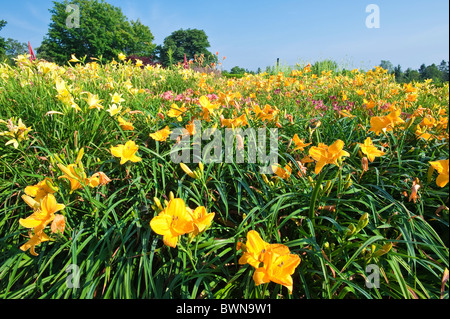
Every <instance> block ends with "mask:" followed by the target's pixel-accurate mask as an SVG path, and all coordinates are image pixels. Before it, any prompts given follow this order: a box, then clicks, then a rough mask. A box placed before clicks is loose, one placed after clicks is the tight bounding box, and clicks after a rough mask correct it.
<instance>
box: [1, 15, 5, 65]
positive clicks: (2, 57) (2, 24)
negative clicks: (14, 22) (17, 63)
mask: <svg viewBox="0 0 450 319" xmlns="http://www.w3.org/2000/svg"><path fill="white" fill-rule="evenodd" d="M5 25H6V21H5V20H0V31H1V30H2V29H3V27H4V26H5ZM5 53H6V41H5V38H3V37H0V59H1V60H3V59H4V57H5Z"/></svg>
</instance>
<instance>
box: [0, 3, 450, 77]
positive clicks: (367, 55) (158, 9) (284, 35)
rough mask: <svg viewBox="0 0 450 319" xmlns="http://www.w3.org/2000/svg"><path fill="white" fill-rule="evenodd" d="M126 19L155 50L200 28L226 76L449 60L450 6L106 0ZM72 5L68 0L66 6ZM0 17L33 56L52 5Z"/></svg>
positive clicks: (9, 9)
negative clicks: (373, 18)
mask: <svg viewBox="0 0 450 319" xmlns="http://www.w3.org/2000/svg"><path fill="white" fill-rule="evenodd" d="M105 2H107V3H110V4H111V5H113V6H116V7H119V8H121V10H122V12H123V14H124V15H125V16H126V17H127V18H128V20H137V19H139V20H140V21H141V23H143V24H144V25H146V26H148V27H149V29H150V31H151V32H152V33H153V35H154V42H153V43H155V44H162V42H163V40H164V38H165V37H167V36H169V35H170V34H171V33H172V32H174V31H176V30H179V29H200V30H204V31H205V33H206V35H207V36H208V40H209V42H210V45H211V46H210V47H209V48H208V50H209V51H210V52H212V53H215V52H219V58H220V59H219V60H221V58H222V57H223V56H225V57H226V59H225V60H224V61H223V64H222V67H221V69H222V70H227V71H229V70H231V68H233V67H235V66H238V67H241V68H244V69H247V70H249V71H256V70H257V69H258V68H260V69H261V70H263V71H264V70H265V69H266V67H270V66H275V65H276V61H277V59H279V61H280V66H293V65H295V64H296V63H300V64H306V63H311V64H313V63H314V62H316V61H322V60H327V59H329V60H333V61H336V62H337V63H338V64H339V66H340V67H342V68H346V69H354V68H356V69H371V68H373V67H374V66H376V65H379V64H380V62H381V61H382V60H386V61H390V62H391V63H392V64H393V65H394V66H397V65H400V66H401V67H402V69H403V70H406V69H407V68H411V69H418V68H419V67H420V65H422V64H425V65H431V64H433V63H434V64H436V65H439V63H440V62H441V61H442V60H445V61H448V60H449V49H448V47H449V40H448V38H449V16H448V10H449V3H448V2H447V1H443V0H434V1H429V2H427V3H423V2H421V1H404V0H402V1H395V3H392V2H389V1H386V0H382V1H381V0H380V1H375V2H364V3H361V1H357V0H349V1H346V2H345V3H337V2H336V1H329V0H327V1H321V2H320V3H317V2H315V3H308V2H306V1H294V0H284V1H282V2H278V3H272V2H269V1H267V0H262V1H258V2H256V1H246V2H245V3H244V2H242V1H241V2H238V1H236V0H231V1H228V2H227V5H226V6H225V5H223V3H222V2H219V1H210V2H203V1H198V0H196V1H191V2H190V3H189V4H188V5H187V4H186V3H185V2H182V1H179V0H176V1H175V0H172V1H161V0H155V1H142V0H129V1H121V0H107V1H105ZM69 3H70V1H69ZM371 4H375V5H376V6H377V7H378V8H379V27H378V28H377V27H375V28H369V27H368V25H367V23H366V20H367V19H368V18H369V15H371V12H366V9H367V8H368V6H369V5H371ZM2 7H3V13H2V15H1V16H0V19H4V20H6V21H7V25H6V26H5V27H4V28H3V29H2V30H1V31H0V36H1V37H4V38H5V39H7V38H12V39H15V40H17V41H19V42H21V43H27V44H28V41H29V42H30V43H31V46H32V47H33V49H34V50H35V51H36V48H37V47H39V46H40V44H41V41H42V40H43V38H44V36H45V35H46V34H47V31H48V25H49V23H50V21H51V14H50V12H49V10H50V9H51V8H52V7H53V1H51V0H43V1H40V2H39V3H38V4H36V3H33V2H31V1H29V0H18V1H15V2H14V3H13V2H8V3H6V2H5V3H3V4H2Z"/></svg>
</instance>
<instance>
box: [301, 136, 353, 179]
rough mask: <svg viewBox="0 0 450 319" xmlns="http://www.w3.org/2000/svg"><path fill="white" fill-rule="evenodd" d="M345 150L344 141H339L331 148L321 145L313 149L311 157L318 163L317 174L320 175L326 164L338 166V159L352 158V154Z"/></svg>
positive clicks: (310, 153) (311, 149) (310, 151)
mask: <svg viewBox="0 0 450 319" xmlns="http://www.w3.org/2000/svg"><path fill="white" fill-rule="evenodd" d="M343 148H344V142H343V141H342V140H337V141H336V142H334V143H333V144H332V145H330V146H327V145H325V144H323V143H319V145H318V146H317V147H316V146H313V147H311V148H310V149H309V155H310V156H311V157H312V158H313V159H314V160H316V161H317V163H316V167H315V173H316V174H319V173H320V171H321V170H322V168H323V167H324V166H325V165H326V164H334V165H336V166H338V165H339V164H338V159H340V158H341V157H344V156H346V157H348V156H350V154H349V153H348V152H347V151H344V150H343Z"/></svg>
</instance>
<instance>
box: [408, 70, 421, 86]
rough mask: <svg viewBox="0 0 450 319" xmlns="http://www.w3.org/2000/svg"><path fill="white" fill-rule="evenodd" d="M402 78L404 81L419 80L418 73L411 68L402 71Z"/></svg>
mask: <svg viewBox="0 0 450 319" xmlns="http://www.w3.org/2000/svg"><path fill="white" fill-rule="evenodd" d="M404 80H405V81H406V82H408V83H409V82H418V81H420V73H419V71H417V70H413V69H411V68H407V69H406V71H405V73H404Z"/></svg>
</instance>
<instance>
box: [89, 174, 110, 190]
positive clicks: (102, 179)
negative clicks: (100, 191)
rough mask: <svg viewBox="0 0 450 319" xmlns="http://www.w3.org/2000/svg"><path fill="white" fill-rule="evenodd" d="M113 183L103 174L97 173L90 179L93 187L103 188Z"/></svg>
mask: <svg viewBox="0 0 450 319" xmlns="http://www.w3.org/2000/svg"><path fill="white" fill-rule="evenodd" d="M109 182H111V179H110V178H109V177H108V176H106V174H105V173H103V172H97V173H95V174H93V175H92V176H91V178H90V182H89V184H90V185H92V186H93V187H97V186H103V185H106V184H108V183H109Z"/></svg>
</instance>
